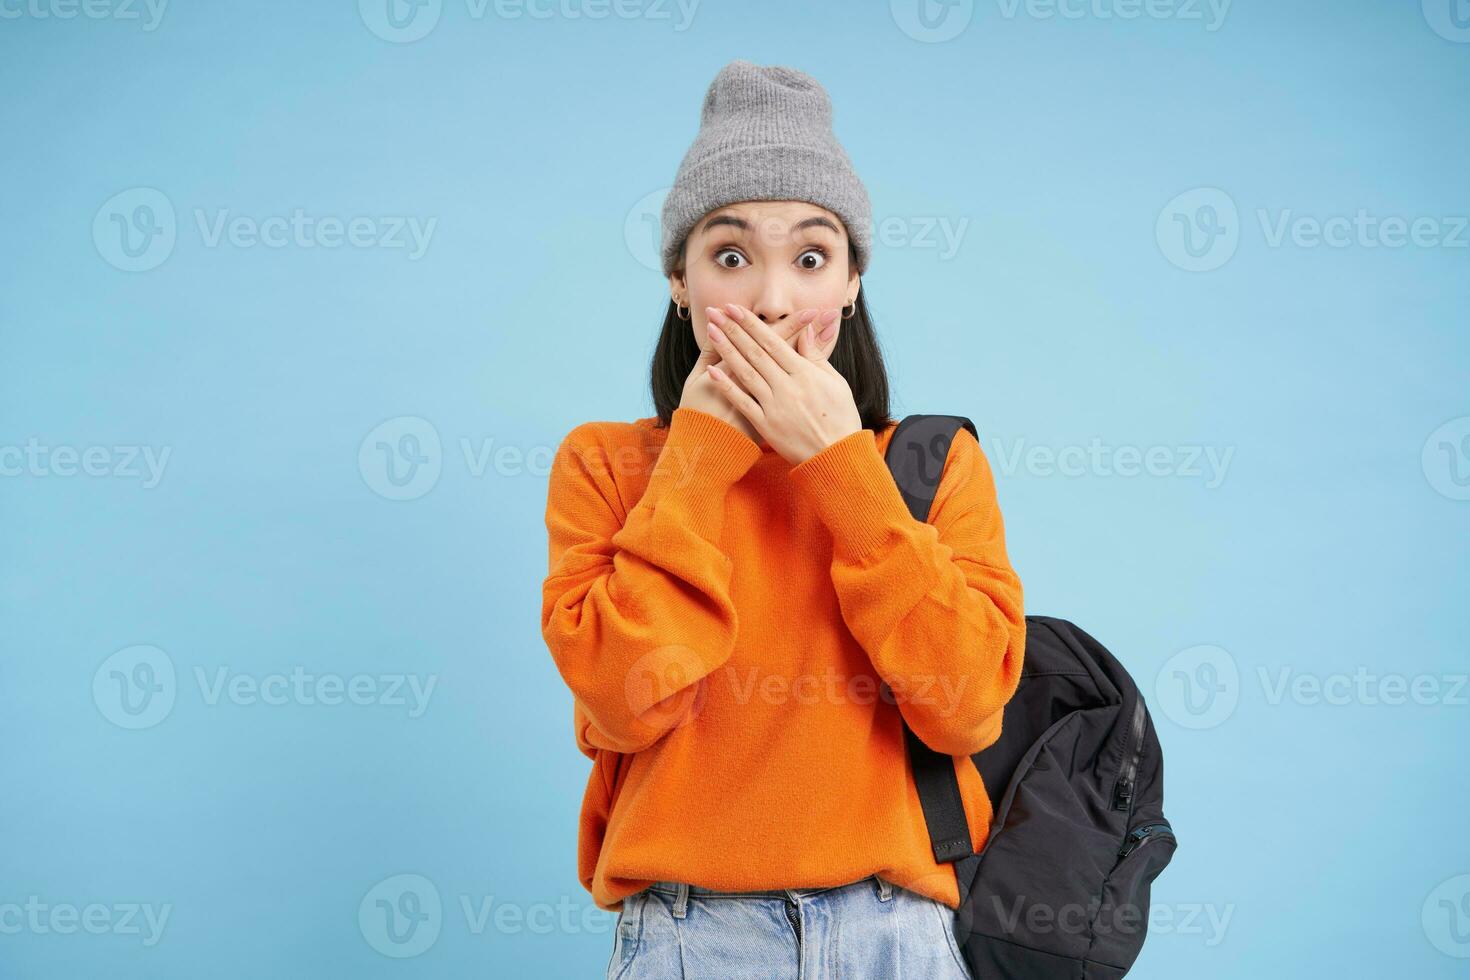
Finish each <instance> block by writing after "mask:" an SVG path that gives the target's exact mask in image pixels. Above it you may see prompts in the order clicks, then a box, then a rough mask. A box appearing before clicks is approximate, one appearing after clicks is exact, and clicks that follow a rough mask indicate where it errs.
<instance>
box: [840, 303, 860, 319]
mask: <svg viewBox="0 0 1470 980" xmlns="http://www.w3.org/2000/svg"><path fill="white" fill-rule="evenodd" d="M849 305H850V306H851V307H852V313H849V312H847V307H846V306H844V307H843V308H842V319H844V320H851V319H852V317H853V314H854V313H856V312H857V300H853V301H852V302H851V303H850V304H849Z"/></svg>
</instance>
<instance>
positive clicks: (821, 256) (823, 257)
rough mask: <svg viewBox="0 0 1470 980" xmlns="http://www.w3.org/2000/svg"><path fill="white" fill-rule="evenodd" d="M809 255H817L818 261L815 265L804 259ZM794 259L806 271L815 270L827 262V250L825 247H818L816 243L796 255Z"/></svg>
mask: <svg viewBox="0 0 1470 980" xmlns="http://www.w3.org/2000/svg"><path fill="white" fill-rule="evenodd" d="M809 255H814V256H816V257H817V259H818V261H817V264H816V265H810V264H808V263H807V261H806V259H807V256H809ZM796 261H797V262H798V263H800V264H801V267H802V268H803V269H805V270H806V271H808V272H815V271H816V270H818V269H820V268H821V267H822V266H824V265H826V264H827V250H826V249H825V248H820V247H818V246H816V245H813V246H812V247H811V248H809V249H807V250H806V251H805V252H802V253H801V254H800V255H798V256H797V257H796Z"/></svg>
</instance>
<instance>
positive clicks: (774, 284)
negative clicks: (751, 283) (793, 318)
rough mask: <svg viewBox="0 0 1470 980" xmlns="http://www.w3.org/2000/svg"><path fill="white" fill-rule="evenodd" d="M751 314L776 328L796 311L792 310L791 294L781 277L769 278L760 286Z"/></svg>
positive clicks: (752, 304) (751, 306) (751, 307)
mask: <svg viewBox="0 0 1470 980" xmlns="http://www.w3.org/2000/svg"><path fill="white" fill-rule="evenodd" d="M750 312H752V313H754V314H755V315H756V316H758V317H760V318H761V321H762V322H763V323H765V324H766V325H767V326H771V327H774V326H776V325H777V324H778V323H780V322H781V321H782V320H784V319H785V318H786V317H788V316H790V315H791V314H792V313H793V312H794V311H793V310H792V309H791V294H790V291H789V290H788V289H787V288H786V286H785V284H784V283H782V282H781V281H780V277H779V276H767V277H766V278H765V280H764V281H763V282H762V283H761V284H760V287H759V288H758V290H757V292H756V295H755V297H754V298H753V302H752V303H751V305H750Z"/></svg>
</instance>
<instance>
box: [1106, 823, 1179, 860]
mask: <svg viewBox="0 0 1470 980" xmlns="http://www.w3.org/2000/svg"><path fill="white" fill-rule="evenodd" d="M1156 834H1168V835H1169V836H1171V837H1172V836H1174V828H1173V827H1170V826H1169V825H1168V824H1166V823H1151V824H1146V825H1144V826H1142V827H1138V828H1136V829H1134V830H1130V831H1129V832H1128V836H1127V837H1124V838H1123V846H1122V847H1121V848H1119V849H1118V857H1120V858H1124V857H1127V856H1128V855H1129V854H1132V853H1133V851H1134V849H1136V848H1137V847H1138V845H1140V844H1142V843H1143V842H1144V841H1145V840H1147V839H1148V838H1150V837H1153V836H1154V835H1156Z"/></svg>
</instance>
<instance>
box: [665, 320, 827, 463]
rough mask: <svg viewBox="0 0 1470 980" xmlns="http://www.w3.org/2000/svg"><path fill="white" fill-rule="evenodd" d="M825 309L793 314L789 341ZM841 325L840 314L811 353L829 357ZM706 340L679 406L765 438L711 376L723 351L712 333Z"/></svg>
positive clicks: (813, 356)
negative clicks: (711, 370)
mask: <svg viewBox="0 0 1470 980" xmlns="http://www.w3.org/2000/svg"><path fill="white" fill-rule="evenodd" d="M821 312H823V311H822V310H802V311H801V312H800V313H798V314H797V315H796V316H794V317H792V318H791V325H790V327H789V328H788V332H787V333H786V334H785V335H784V339H785V340H786V342H787V343H789V344H791V345H792V346H793V347H795V346H796V335H797V333H798V332H799V331H802V330H805V329H806V325H807V322H808V321H810V322H811V323H812V326H813V328H814V329H815V328H816V326H817V322H816V321H817V314H819V313H821ZM841 325H842V320H841V318H840V317H839V318H838V320H837V323H836V326H837V329H835V330H833V331H832V336H831V337H829V338H827V342H826V343H819V344H818V345H817V349H816V351H815V352H814V353H812V354H811V355H810V357H811V359H812V360H814V361H815V360H826V359H827V356H828V355H829V354H831V353H832V350H833V349H834V348H835V347H836V346H837V335H838V334H839V333H840V332H841V329H842V326H841ZM702 340H703V343H702V344H701V345H700V348H699V358H698V359H697V360H696V361H695V362H694V367H693V369H691V370H690V372H689V377H688V378H687V379H685V381H684V392H683V394H682V395H681V396H680V398H679V407H680V408H693V409H697V410H699V411H701V412H706V413H708V414H710V415H713V416H714V417H715V418H717V419H721V420H722V421H725V422H728V423H730V424H731V425H733V426H734V427H735V428H737V429H739V430H740V431H741V432H743V433H745V435H746V437H747V438H748V439H750V441H752V442H755V443H759V442H760V441H761V439H760V436H758V435H756V432H755V429H754V427H752V426H751V424H750V422H749V420H747V419H746V417H745V416H744V415H742V414H741V412H740V410H739V409H737V408H736V407H735V406H734V405H732V404H731V403H730V399H728V398H726V397H725V396H724V394H723V393H722V392H721V391H720V389H719V387H718V386H717V385H716V384H715V382H714V379H713V378H711V377H710V376H709V372H708V371H706V370H705V368H707V367H709V366H710V365H711V364H719V363H720V361H721V358H720V353H719V351H717V350H715V349H714V346H713V345H712V344H710V342H709V338H708V337H704V338H702ZM731 380H732V381H734V382H735V383H736V384H739V383H740V380H739V379H738V378H735V377H733V376H732V378H731Z"/></svg>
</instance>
